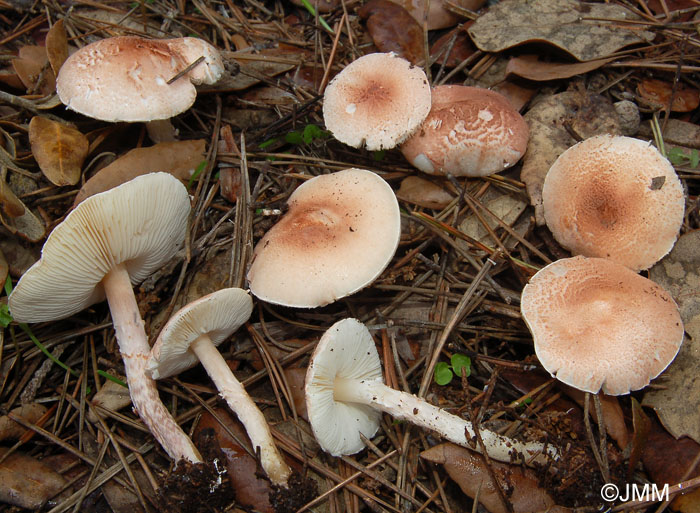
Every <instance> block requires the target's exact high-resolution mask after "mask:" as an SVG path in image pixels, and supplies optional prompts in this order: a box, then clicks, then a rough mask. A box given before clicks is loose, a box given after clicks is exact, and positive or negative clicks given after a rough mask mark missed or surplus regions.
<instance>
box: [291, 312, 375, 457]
mask: <svg viewBox="0 0 700 513" xmlns="http://www.w3.org/2000/svg"><path fill="white" fill-rule="evenodd" d="M336 376H337V377H340V378H345V379H349V380H360V381H376V382H380V383H383V382H384V380H383V378H382V365H381V361H380V360H379V354H378V353H377V348H376V347H375V346H374V341H373V340H372V337H371V336H370V334H369V331H368V330H367V328H366V327H365V326H364V325H363V324H362V323H361V322H359V321H358V320H356V319H343V320H342V321H339V322H337V323H335V324H334V325H333V326H331V327H330V328H329V329H328V331H326V332H325V333H324V334H323V336H322V337H321V340H320V341H319V342H318V345H317V346H316V349H315V351H314V354H313V356H312V357H311V361H310V362H309V367H308V369H307V371H306V385H305V392H306V410H307V412H308V415H309V422H310V423H311V427H312V429H313V432H314V436H315V437H316V440H317V441H318V443H319V445H320V446H321V448H323V450H324V451H326V452H329V453H331V454H332V455H333V456H339V455H341V454H354V453H356V452H358V451H361V450H362V449H364V448H365V444H364V442H363V441H362V439H361V438H360V433H362V435H363V436H365V437H366V438H372V437H373V436H374V434H375V433H376V432H377V430H378V429H379V420H380V418H381V412H380V411H379V410H377V409H375V408H372V407H371V406H367V405H363V404H355V403H345V402H340V401H336V400H334V399H333V387H334V385H333V383H334V381H335V378H336Z"/></svg>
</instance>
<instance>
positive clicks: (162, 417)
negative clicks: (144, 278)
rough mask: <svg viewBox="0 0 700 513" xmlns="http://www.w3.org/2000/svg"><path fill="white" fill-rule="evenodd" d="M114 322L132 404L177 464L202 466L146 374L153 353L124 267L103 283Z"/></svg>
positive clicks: (190, 442) (189, 442)
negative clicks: (183, 461) (182, 461)
mask: <svg viewBox="0 0 700 513" xmlns="http://www.w3.org/2000/svg"><path fill="white" fill-rule="evenodd" d="M102 285H103V287H104V290H105V295H106V296H107V302H108V303H109V309H110V312H111V313H112V323H113V324H114V331H115V333H116V336H117V342H118V344H119V352H120V353H121V355H122V359H123V360H124V368H125V370H126V379H127V382H128V384H129V394H130V395H131V401H132V403H133V405H134V407H135V408H136V411H137V412H138V414H139V417H141V419H142V420H143V422H144V424H146V426H148V429H150V431H151V433H153V435H154V436H155V438H156V440H158V442H159V443H160V444H161V445H162V446H163V449H165V451H166V452H167V453H168V455H169V456H170V457H171V458H172V459H173V460H175V461H178V460H180V459H181V458H185V459H187V460H189V461H191V462H193V463H200V462H201V461H202V457H201V456H200V454H199V451H197V448H196V447H195V446H194V444H193V443H192V440H190V438H189V437H188V436H187V435H186V434H185V433H184V431H182V429H181V428H180V426H179V425H178V424H177V422H175V419H174V418H173V417H172V415H171V414H170V412H169V411H168V410H167V409H166V408H165V405H163V403H162V402H161V400H160V397H159V396H158V390H157V389H156V384H155V381H153V380H152V379H151V378H150V377H149V376H148V375H147V374H146V363H147V362H148V356H149V352H150V350H151V348H150V346H149V345H148V338H147V336H146V331H145V330H144V327H143V320H142V319H141V313H140V312H139V307H138V304H137V303H136V297H135V296H134V290H133V288H132V286H131V279H130V278H129V273H128V272H127V270H126V267H125V266H124V264H119V265H117V266H115V267H114V268H113V269H112V270H111V271H110V272H108V273H107V274H106V275H105V277H104V279H103V280H102Z"/></svg>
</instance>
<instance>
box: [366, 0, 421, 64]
mask: <svg viewBox="0 0 700 513" xmlns="http://www.w3.org/2000/svg"><path fill="white" fill-rule="evenodd" d="M358 14H359V15H360V18H362V19H363V20H365V21H366V23H367V31H368V32H369V35H370V36H371V37H372V41H374V46H376V47H377V48H378V49H379V51H380V52H394V53H395V54H397V55H399V56H401V57H403V58H404V59H406V60H407V61H409V62H411V63H412V64H416V63H418V62H421V61H423V57H424V51H423V29H422V28H421V25H419V24H418V22H417V21H416V20H415V19H413V17H412V16H411V15H410V14H409V13H408V11H407V10H406V9H404V8H403V7H401V6H400V5H398V4H395V3H394V2H391V1H390V0H370V1H369V2H367V3H366V4H365V5H363V6H362V7H361V8H360V10H359V11H358Z"/></svg>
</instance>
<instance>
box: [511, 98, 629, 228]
mask: <svg viewBox="0 0 700 513" xmlns="http://www.w3.org/2000/svg"><path fill="white" fill-rule="evenodd" d="M524 118H525V120H526V121H527V122H528V125H530V140H529V141H528V144H527V152H526V153H525V156H524V157H523V167H522V170H521V171H520V178H521V179H522V181H523V182H525V185H526V186H527V192H528V194H529V196H530V204H532V205H533V206H534V207H535V218H536V220H537V224H539V225H543V224H544V213H543V208H542V186H543V184H544V177H545V176H546V175H547V172H548V171H549V168H550V167H551V165H552V164H553V163H554V161H555V160H556V159H557V157H558V156H559V155H561V154H562V153H563V152H564V150H566V149H568V148H569V147H570V146H573V145H574V144H576V142H577V141H576V139H574V137H573V136H572V135H571V134H572V133H575V134H577V135H578V137H580V138H581V139H587V138H589V137H592V136H594V135H598V134H605V133H608V134H612V135H619V134H620V120H619V117H618V114H617V112H616V111H615V108H614V107H613V106H612V104H611V103H610V101H608V100H607V99H606V98H604V97H603V96H600V95H597V94H592V93H588V92H585V91H566V92H564V93H558V94H555V95H551V96H546V97H544V98H543V99H542V100H540V101H539V102H537V103H536V104H535V105H533V106H532V108H530V110H529V111H528V112H527V113H526V114H525V116H524Z"/></svg>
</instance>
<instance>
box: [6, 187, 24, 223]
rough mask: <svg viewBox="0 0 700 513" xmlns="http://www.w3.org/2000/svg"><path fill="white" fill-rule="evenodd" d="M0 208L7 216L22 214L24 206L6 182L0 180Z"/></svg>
mask: <svg viewBox="0 0 700 513" xmlns="http://www.w3.org/2000/svg"><path fill="white" fill-rule="evenodd" d="M0 209H2V213H3V214H4V215H6V216H7V217H19V216H21V215H24V211H25V206H24V203H22V202H21V201H20V200H19V198H17V196H15V193H14V192H12V189H10V186H9V185H8V184H7V182H2V181H0Z"/></svg>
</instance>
